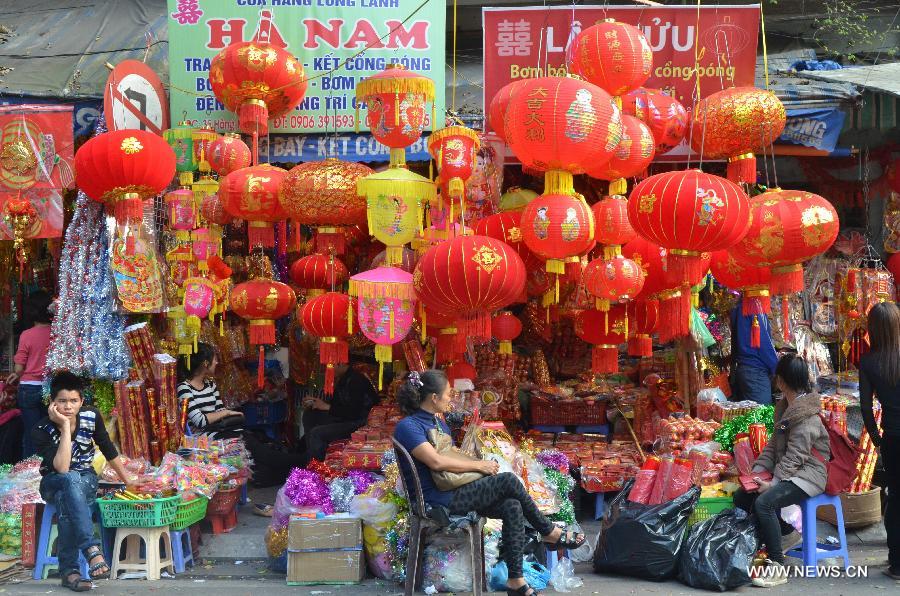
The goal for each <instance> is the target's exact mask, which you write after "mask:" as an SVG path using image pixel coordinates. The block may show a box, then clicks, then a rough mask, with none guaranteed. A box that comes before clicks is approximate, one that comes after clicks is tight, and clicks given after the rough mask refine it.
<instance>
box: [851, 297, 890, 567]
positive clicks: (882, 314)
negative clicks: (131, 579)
mask: <svg viewBox="0 0 900 596" xmlns="http://www.w3.org/2000/svg"><path fill="white" fill-rule="evenodd" d="M869 343H870V345H871V346H872V348H871V350H869V352H868V353H867V354H866V355H864V356H863V357H862V358H861V359H860V362H859V402H860V406H861V407H862V416H863V421H864V422H865V424H866V430H867V431H868V432H869V436H870V437H871V438H872V443H873V444H875V446H877V447H880V448H881V462H882V465H883V466H884V471H885V477H886V483H887V490H888V504H887V510H886V511H885V513H884V528H885V530H887V544H888V561H889V563H890V565H889V567H888V568H887V569H885V570H884V573H885V575H887V576H888V577H890V578H892V579H896V580H900V309H898V308H897V305H896V304H893V303H890V302H882V303H881V304H876V305H875V306H874V307H872V310H870V311H869ZM873 394H874V396H875V397H877V398H878V401H879V402H880V403H881V428H882V431H883V432H881V433H879V431H878V425H877V424H876V423H875V415H874V413H873V411H872V396H873Z"/></svg>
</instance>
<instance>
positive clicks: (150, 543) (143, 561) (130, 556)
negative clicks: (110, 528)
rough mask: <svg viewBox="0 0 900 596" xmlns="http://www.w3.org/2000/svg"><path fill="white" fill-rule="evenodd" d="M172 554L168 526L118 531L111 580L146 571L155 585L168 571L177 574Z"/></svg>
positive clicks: (118, 529)
mask: <svg viewBox="0 0 900 596" xmlns="http://www.w3.org/2000/svg"><path fill="white" fill-rule="evenodd" d="M123 543H124V545H125V547H124V549H123V548H122V544H123ZM160 545H162V547H163V554H160ZM142 546H144V548H143V549H142V548H141V547H142ZM123 550H124V552H123ZM172 550H173V549H172V541H171V536H170V534H169V526H160V527H158V528H117V529H116V539H115V547H114V548H113V562H112V574H111V577H112V579H118V577H119V573H120V572H123V571H124V572H128V571H144V572H146V574H147V579H148V580H151V581H153V580H158V579H159V578H160V575H161V573H162V571H164V570H165V569H170V570H171V572H172V573H173V574H174V573H175V565H174V563H173V561H172V554H173V553H172ZM142 551H143V553H142ZM142 554H143V556H142ZM122 555H124V556H122Z"/></svg>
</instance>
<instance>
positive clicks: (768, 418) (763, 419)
mask: <svg viewBox="0 0 900 596" xmlns="http://www.w3.org/2000/svg"><path fill="white" fill-rule="evenodd" d="M774 417H775V407H774V406H760V405H758V404H757V406H756V407H755V408H753V409H751V410H750V411H749V412H747V413H746V414H741V415H740V416H737V417H735V418H731V419H730V420H726V421H724V422H722V423H721V426H719V428H718V429H717V430H716V433H715V435H714V437H713V438H714V439H715V441H716V442H717V443H718V444H719V445H721V447H722V449H724V450H726V451H733V449H734V445H735V443H736V442H737V439H738V438H739V437H740V436H741V435H744V434H746V435H747V436H749V433H750V432H751V431H750V429H751V427H753V426H754V425H760V424H761V425H763V426H764V427H765V434H766V436H771V435H772V432H773V430H774V427H775V421H774ZM754 432H757V431H754ZM756 437H757V439H755V442H756V443H757V444H759V443H760V442H761V441H760V440H759V439H758V435H756Z"/></svg>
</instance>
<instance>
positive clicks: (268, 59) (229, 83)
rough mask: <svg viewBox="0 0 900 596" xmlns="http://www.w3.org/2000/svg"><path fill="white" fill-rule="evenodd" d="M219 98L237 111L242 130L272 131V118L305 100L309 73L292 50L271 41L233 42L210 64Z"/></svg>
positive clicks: (211, 74)
mask: <svg viewBox="0 0 900 596" xmlns="http://www.w3.org/2000/svg"><path fill="white" fill-rule="evenodd" d="M209 83H210V86H211V87H212V91H213V93H214V94H215V95H216V98H217V99H218V100H219V101H221V102H222V103H223V104H225V107H226V108H227V109H228V110H229V111H232V112H235V113H237V115H238V122H239V125H240V127H241V130H242V131H243V132H244V133H246V134H252V135H254V137H257V136H265V135H267V134H268V133H269V123H268V121H269V119H270V118H277V117H279V116H284V115H285V114H287V113H288V112H290V111H291V110H293V109H294V108H295V107H297V105H299V104H300V102H301V101H303V96H304V95H306V84H307V81H306V75H305V74H304V73H303V65H302V64H301V63H300V61H299V60H297V59H296V58H295V57H294V56H292V55H291V53H290V52H288V51H287V50H284V49H282V48H280V47H278V46H276V45H273V44H270V43H263V42H258V41H244V42H238V43H233V44H231V45H229V46H228V47H226V48H225V49H224V50H222V51H221V52H219V53H218V54H216V56H215V57H214V58H213V59H212V63H211V64H210V66H209Z"/></svg>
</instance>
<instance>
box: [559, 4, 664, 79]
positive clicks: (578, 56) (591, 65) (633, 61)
mask: <svg viewBox="0 0 900 596" xmlns="http://www.w3.org/2000/svg"><path fill="white" fill-rule="evenodd" d="M569 51H570V52H571V54H570V58H569V69H570V70H571V71H572V72H574V73H575V74H578V75H581V76H582V77H584V78H585V79H586V80H588V81H590V82H591V83H593V84H595V85H597V86H598V87H600V88H602V89H603V90H605V91H606V92H607V93H609V94H610V95H622V94H624V93H627V92H628V91H631V90H632V89H636V88H638V87H640V86H641V85H643V84H644V82H645V81H646V80H647V79H648V78H650V73H651V70H652V68H653V51H652V50H651V49H650V44H649V43H647V38H646V37H644V34H643V33H641V30H640V29H638V28H637V27H635V26H634V25H629V24H627V23H619V22H617V21H616V20H614V19H606V20H604V21H603V22H602V23H597V24H596V25H592V26H590V27H588V28H587V29H585V30H583V31H582V32H581V33H579V34H578V37H576V38H575V41H574V42H573V43H572V46H571V48H570V50H569Z"/></svg>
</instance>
